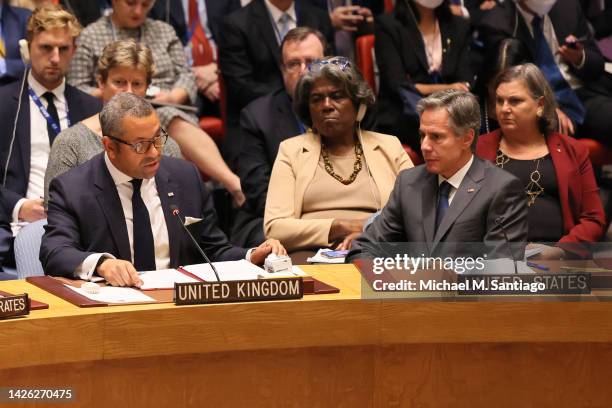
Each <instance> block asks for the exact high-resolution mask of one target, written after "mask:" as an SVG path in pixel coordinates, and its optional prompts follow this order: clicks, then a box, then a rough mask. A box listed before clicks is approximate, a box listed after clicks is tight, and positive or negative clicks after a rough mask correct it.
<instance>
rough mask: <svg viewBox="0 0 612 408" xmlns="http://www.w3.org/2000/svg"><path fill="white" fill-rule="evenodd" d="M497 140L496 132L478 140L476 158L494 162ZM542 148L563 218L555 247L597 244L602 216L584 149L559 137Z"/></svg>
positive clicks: (602, 230)
mask: <svg viewBox="0 0 612 408" xmlns="http://www.w3.org/2000/svg"><path fill="white" fill-rule="evenodd" d="M500 139H501V132H500V131H499V130H496V131H494V132H491V133H487V134H486V135H482V136H480V137H479V138H478V145H477V147H476V155H477V156H478V157H480V158H482V159H485V160H490V161H492V162H495V156H496V155H497V150H498V148H499V141H500ZM546 144H547V145H548V151H549V152H550V157H551V158H552V162H553V167H554V168H555V173H556V174H557V184H558V187H559V200H560V201H561V212H562V214H563V229H564V231H565V235H564V236H563V237H561V239H560V240H559V243H574V242H597V241H599V240H600V239H601V237H602V236H603V234H604V233H605V227H606V216H605V213H604V210H603V205H602V204H601V198H600V197H599V187H597V182H596V181H595V175H594V174H593V166H592V165H591V161H590V160H589V151H588V149H587V148H586V147H584V146H582V145H581V144H580V143H578V142H577V141H576V140H575V139H572V138H571V137H568V136H565V135H561V134H559V133H551V134H550V135H548V136H547V137H546Z"/></svg>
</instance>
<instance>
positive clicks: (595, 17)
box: [581, 0, 612, 38]
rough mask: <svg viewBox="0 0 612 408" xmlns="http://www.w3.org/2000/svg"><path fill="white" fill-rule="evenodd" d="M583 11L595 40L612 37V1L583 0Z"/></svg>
mask: <svg viewBox="0 0 612 408" xmlns="http://www.w3.org/2000/svg"><path fill="white" fill-rule="evenodd" d="M581 4H582V9H583V10H584V13H585V14H586V17H587V18H588V20H589V22H590V23H591V26H592V27H593V30H595V38H604V37H608V36H611V35H612V0H581Z"/></svg>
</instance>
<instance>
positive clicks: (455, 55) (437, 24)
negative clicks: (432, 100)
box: [375, 0, 473, 151]
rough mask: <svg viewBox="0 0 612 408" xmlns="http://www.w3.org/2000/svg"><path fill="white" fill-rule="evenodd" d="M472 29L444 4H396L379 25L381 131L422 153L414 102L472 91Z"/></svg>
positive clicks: (421, 1)
mask: <svg viewBox="0 0 612 408" xmlns="http://www.w3.org/2000/svg"><path fill="white" fill-rule="evenodd" d="M469 44H470V24H469V22H468V21H467V20H465V19H464V18H461V17H457V16H454V15H452V14H451V13H450V11H449V9H448V4H446V3H443V2H442V1H439V0H438V1H425V0H407V1H398V2H397V3H396V5H395V9H394V11H393V13H392V14H385V15H381V16H379V17H378V19H377V21H376V43H375V50H376V62H377V64H378V67H379V70H380V94H379V110H378V112H379V114H378V123H379V126H378V129H380V131H382V132H385V133H392V134H395V135H398V136H399V138H400V140H401V141H402V143H405V144H409V145H410V147H411V148H412V149H413V150H415V151H418V149H419V139H418V129H419V117H418V114H417V113H416V103H417V102H418V100H419V99H421V98H422V97H423V96H427V95H429V94H431V93H433V92H436V91H440V90H443V89H459V90H464V91H468V90H469V89H470V81H472V80H473V75H472V73H471V69H470V53H469V48H470V47H469Z"/></svg>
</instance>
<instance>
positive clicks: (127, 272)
mask: <svg viewBox="0 0 612 408" xmlns="http://www.w3.org/2000/svg"><path fill="white" fill-rule="evenodd" d="M96 272H97V273H98V275H100V276H101V277H103V278H104V279H106V282H107V283H109V284H111V285H113V286H136V287H137V288H139V287H141V286H142V280H141V279H140V277H139V276H138V272H136V269H135V268H134V265H132V263H131V262H128V261H124V260H123V259H105V260H103V261H102V263H101V264H100V265H99V266H98V268H97V269H96Z"/></svg>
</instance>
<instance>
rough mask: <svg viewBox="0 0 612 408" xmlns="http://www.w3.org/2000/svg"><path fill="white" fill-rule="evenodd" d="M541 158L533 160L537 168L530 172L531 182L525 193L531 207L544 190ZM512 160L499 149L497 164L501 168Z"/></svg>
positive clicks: (496, 157) (496, 158)
mask: <svg viewBox="0 0 612 408" xmlns="http://www.w3.org/2000/svg"><path fill="white" fill-rule="evenodd" d="M541 160H542V157H540V158H539V159H534V160H532V161H533V162H534V163H535V168H534V169H533V170H532V171H531V173H530V174H529V183H527V185H526V186H525V194H527V206H528V207H531V206H532V205H533V204H535V201H536V199H537V198H538V197H539V196H540V194H542V193H543V192H544V187H542V186H541V185H540V179H541V178H542V173H540V161H541ZM509 161H510V157H508V156H507V155H505V154H504V152H502V151H501V149H498V150H497V156H495V165H496V166H497V167H499V168H501V169H503V168H504V164H506V163H508V162H509Z"/></svg>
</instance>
